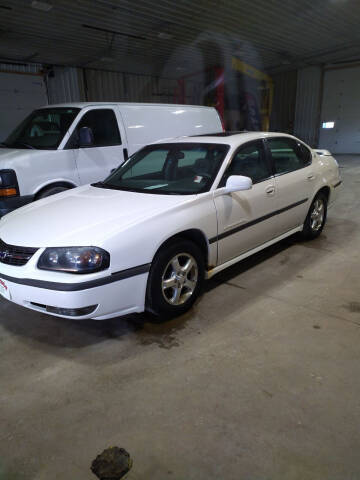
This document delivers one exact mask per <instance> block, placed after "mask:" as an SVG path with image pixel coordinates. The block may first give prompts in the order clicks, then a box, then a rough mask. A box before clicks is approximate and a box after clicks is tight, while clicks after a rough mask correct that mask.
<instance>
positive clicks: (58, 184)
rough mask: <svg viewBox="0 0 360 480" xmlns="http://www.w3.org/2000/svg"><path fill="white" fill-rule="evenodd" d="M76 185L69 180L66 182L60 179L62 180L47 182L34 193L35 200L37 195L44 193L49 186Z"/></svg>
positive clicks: (72, 186)
mask: <svg viewBox="0 0 360 480" xmlns="http://www.w3.org/2000/svg"><path fill="white" fill-rule="evenodd" d="M76 186H77V185H74V184H73V183H71V182H68V181H62V180H59V181H57V182H52V183H48V184H46V185H43V186H42V187H41V188H40V189H39V190H38V191H37V192H36V193H35V197H34V198H35V200H37V199H38V198H39V196H40V195H41V194H42V193H44V192H45V191H46V190H49V189H50V188H54V187H65V188H69V189H70V188H76Z"/></svg>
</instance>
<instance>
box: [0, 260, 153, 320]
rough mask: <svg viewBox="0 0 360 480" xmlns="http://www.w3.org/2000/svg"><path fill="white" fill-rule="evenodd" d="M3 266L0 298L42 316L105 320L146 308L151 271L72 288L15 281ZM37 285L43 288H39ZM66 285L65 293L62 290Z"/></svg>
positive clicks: (72, 286) (67, 285)
mask: <svg viewBox="0 0 360 480" xmlns="http://www.w3.org/2000/svg"><path fill="white" fill-rule="evenodd" d="M1 267H5V268H1V269H0V294H1V295H0V297H4V298H5V299H7V300H9V301H11V302H14V303H16V304H18V305H21V306H23V307H26V308H29V309H31V310H36V311H38V312H41V313H47V314H49V315H54V316H57V317H63V318H71V319H76V320H85V319H90V318H91V319H94V320H105V319H107V318H112V317H117V316H121V315H127V314H130V313H135V312H142V311H144V308H145V292H146V284H147V278H148V272H145V273H141V270H137V271H136V270H135V269H134V274H133V276H130V277H129V276H126V275H125V276H124V278H122V279H120V280H118V281H112V282H111V283H106V284H103V283H104V282H102V281H99V284H98V286H94V287H91V288H88V286H89V283H88V282H84V285H83V286H82V285H81V282H79V283H77V284H71V286H70V285H69V284H58V283H56V284H53V285H51V282H43V281H37V280H29V279H25V278H14V277H10V276H9V275H7V274H5V272H4V270H5V271H6V270H8V269H7V268H6V267H7V266H4V265H1ZM10 268H11V267H9V269H10ZM13 268H18V267H13ZM1 270H2V271H1ZM129 270H130V269H129ZM144 270H145V268H143V269H142V271H144ZM123 272H127V271H123ZM7 273H8V272H7ZM117 278H119V277H117ZM24 283H25V284H24ZM37 283H39V285H40V286H36V284H37ZM46 283H49V285H45V284H46ZM86 283H87V284H88V285H86ZM62 286H63V287H64V290H63V289H62V290H59V288H63V287H62ZM69 288H73V289H69Z"/></svg>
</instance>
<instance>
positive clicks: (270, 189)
mask: <svg viewBox="0 0 360 480" xmlns="http://www.w3.org/2000/svg"><path fill="white" fill-rule="evenodd" d="M265 192H266V194H267V195H274V193H275V187H274V185H270V186H269V187H267V189H266V190H265Z"/></svg>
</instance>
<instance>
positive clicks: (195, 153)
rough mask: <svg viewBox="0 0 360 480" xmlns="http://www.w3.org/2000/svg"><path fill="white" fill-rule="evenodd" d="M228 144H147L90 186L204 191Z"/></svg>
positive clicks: (185, 192) (164, 191) (166, 191)
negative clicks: (102, 179)
mask: <svg viewBox="0 0 360 480" xmlns="http://www.w3.org/2000/svg"><path fill="white" fill-rule="evenodd" d="M229 148H230V147H229V145H224V144H216V143H168V144H158V145H150V146H147V147H145V148H143V149H142V150H140V151H139V152H137V153H135V154H134V155H133V156H132V157H131V158H130V159H129V160H128V161H127V162H126V163H124V164H123V165H122V166H121V167H119V168H118V169H117V170H116V171H115V172H114V173H113V174H112V175H110V176H109V177H108V178H107V179H106V180H105V181H104V182H98V183H95V184H94V185H93V186H95V187H100V188H111V189H117V190H130V191H133V192H141V193H157V194H163V195H192V194H196V193H202V192H206V191H208V190H209V189H210V187H211V185H212V184H213V182H214V180H215V177H216V174H217V172H218V171H219V168H220V166H221V164H222V162H223V160H224V158H225V156H226V154H227V152H228V151H229Z"/></svg>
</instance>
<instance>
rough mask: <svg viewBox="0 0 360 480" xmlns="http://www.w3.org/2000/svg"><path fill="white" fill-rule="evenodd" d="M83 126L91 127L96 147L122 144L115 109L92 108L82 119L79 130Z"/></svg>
mask: <svg viewBox="0 0 360 480" xmlns="http://www.w3.org/2000/svg"><path fill="white" fill-rule="evenodd" d="M82 127H88V128H91V130H92V132H93V134H94V145H93V146H94V147H110V146H112V145H121V137H120V132H119V127H118V124H117V121H116V117H115V113H114V111H113V110H110V109H96V110H90V111H89V112H87V113H85V115H84V116H83V117H82V119H81V120H80V122H79V124H78V126H77V130H79V129H80V128H82Z"/></svg>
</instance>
